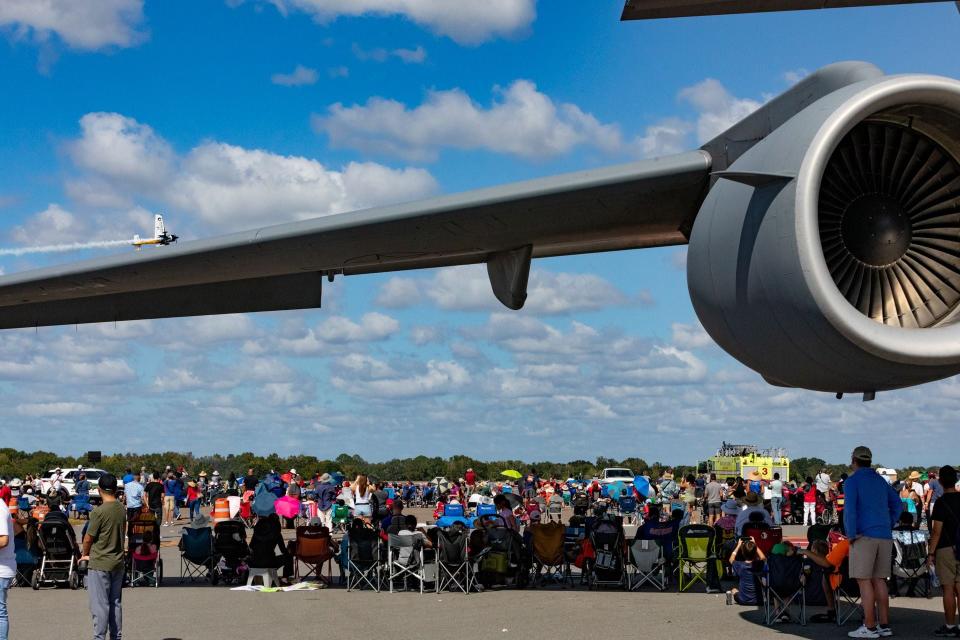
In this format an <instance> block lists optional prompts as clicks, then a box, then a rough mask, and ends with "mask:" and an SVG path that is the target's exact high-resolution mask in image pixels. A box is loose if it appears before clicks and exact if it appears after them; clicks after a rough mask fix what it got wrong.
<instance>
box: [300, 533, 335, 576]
mask: <svg viewBox="0 0 960 640" xmlns="http://www.w3.org/2000/svg"><path fill="white" fill-rule="evenodd" d="M333 556H334V552H333V541H332V540H331V538H330V530H329V529H327V528H326V527H317V526H302V527H297V537H296V540H295V542H294V552H293V558H294V559H293V577H294V578H295V579H296V580H297V581H298V582H299V581H300V580H302V579H304V578H308V577H310V576H311V575H313V576H314V577H315V578H316V579H317V580H318V581H320V582H325V583H326V584H330V583H331V580H332V578H333V573H332V567H333ZM301 564H304V565H306V566H307V569H308V570H307V571H306V572H305V573H301V572H300V565H301ZM324 564H326V565H327V577H323V565H324Z"/></svg>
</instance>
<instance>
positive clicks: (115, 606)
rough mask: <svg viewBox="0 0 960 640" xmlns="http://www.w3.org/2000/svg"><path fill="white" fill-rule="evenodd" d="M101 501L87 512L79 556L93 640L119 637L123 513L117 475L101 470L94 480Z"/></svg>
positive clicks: (113, 639) (115, 639) (114, 639)
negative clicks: (84, 570) (84, 572)
mask: <svg viewBox="0 0 960 640" xmlns="http://www.w3.org/2000/svg"><path fill="white" fill-rule="evenodd" d="M97 484H98V487H99V489H100V497H101V498H102V499H103V504H101V505H100V506H99V507H97V508H96V509H94V510H93V511H92V512H91V513H90V524H89V526H88V527H87V534H86V535H85V536H84V537H83V556H81V558H80V560H87V561H88V565H87V579H86V583H87V593H88V594H89V596H90V614H91V615H92V616H93V637H94V640H106V638H107V632H108V631H109V633H110V640H117V639H118V638H120V636H121V623H122V617H121V611H120V609H121V608H120V594H121V588H122V587H123V573H124V570H123V530H124V521H125V516H126V514H125V513H124V509H123V505H122V504H120V502H119V501H118V500H117V477H116V476H114V475H112V474H109V473H105V474H103V475H102V476H100V480H99V482H98V483H97Z"/></svg>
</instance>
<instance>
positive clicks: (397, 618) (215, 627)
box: [8, 511, 943, 640]
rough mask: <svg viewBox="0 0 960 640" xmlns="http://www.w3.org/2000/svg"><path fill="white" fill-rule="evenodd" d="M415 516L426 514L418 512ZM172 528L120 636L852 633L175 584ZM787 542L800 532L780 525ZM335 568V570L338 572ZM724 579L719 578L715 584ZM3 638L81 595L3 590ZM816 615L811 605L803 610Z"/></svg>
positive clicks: (626, 601) (605, 596)
mask: <svg viewBox="0 0 960 640" xmlns="http://www.w3.org/2000/svg"><path fill="white" fill-rule="evenodd" d="M416 513H417V515H418V516H419V517H420V518H421V520H425V519H427V516H429V514H428V513H427V512H426V511H417V512H416ZM178 531H179V527H164V529H163V534H164V537H165V544H164V546H163V548H162V552H161V553H162V558H163V559H164V574H165V578H164V580H163V583H162V586H161V587H160V588H152V587H137V588H135V589H124V593H123V631H124V637H125V638H127V639H128V640H129V639H131V638H133V639H144V640H174V639H179V640H219V639H221V638H222V639H224V640H236V639H237V638H264V637H274V638H284V639H286V638H318V637H336V638H338V640H352V639H357V640H360V639H363V640H366V639H375V638H384V637H389V638H397V639H407V638H409V639H419V638H423V639H432V638H437V639H440V638H443V639H447V638H450V637H456V636H461V637H467V638H476V639H487V638H501V639H502V638H511V637H513V638H524V639H525V640H540V639H545V640H546V639H549V640H558V639H567V638H597V637H608V638H631V637H637V638H639V637H660V638H667V637H669V638H676V637H684V638H709V639H711V640H728V639H729V640H740V639H743V638H751V639H753V638H782V637H797V638H844V637H846V632H847V631H850V630H852V629H853V628H854V626H855V624H854V623H853V622H850V623H848V624H847V625H846V626H845V627H843V628H837V627H836V626H834V625H827V624H809V625H807V626H806V627H803V626H800V625H799V624H789V623H788V624H778V625H775V626H774V627H772V628H767V627H765V626H764V625H763V621H762V615H761V613H760V612H759V611H758V610H757V609H755V608H747V607H739V606H728V605H726V604H725V598H724V596H723V595H708V594H706V593H704V592H703V589H702V587H699V586H698V587H697V588H695V590H694V591H693V592H690V593H683V594H678V593H676V592H675V590H674V591H668V592H665V593H659V592H656V591H652V590H649V589H646V588H645V589H644V590H642V591H639V592H630V593H627V592H624V591H614V590H604V591H587V590H585V589H584V588H580V587H578V588H576V589H571V588H564V587H561V586H558V585H550V586H547V587H542V588H528V589H523V590H517V589H502V590H487V591H485V592H483V593H471V594H469V595H464V594H463V593H459V594H457V593H441V594H436V593H426V594H423V595H421V594H420V593H418V592H404V593H393V594H391V593H386V592H384V593H379V594H378V593H373V592H370V591H360V592H347V591H346V589H345V588H343V587H341V586H333V587H330V588H327V589H323V590H315V591H303V592H280V593H256V592H238V591H230V589H229V587H225V586H222V585H220V586H216V587H214V586H210V585H209V584H180V583H179V575H180V558H179V553H178V551H177V549H176V547H175V546H174V540H175V539H176V538H177V537H178V535H179V533H178ZM786 533H787V536H788V537H799V536H802V528H801V527H788V530H787V531H786ZM335 567H336V565H334V572H335V573H336V568H335ZM725 586H726V585H725ZM8 602H9V609H10V617H11V633H10V637H11V638H12V639H14V640H16V639H18V638H30V639H31V640H47V639H49V640H62V639H63V638H67V637H86V635H87V634H89V633H90V631H91V629H92V627H91V623H90V614H89V611H88V608H87V594H86V592H84V591H70V590H69V589H65V588H61V589H42V590H40V591H33V590H32V589H29V588H13V589H11V590H10V592H9V598H8ZM811 610H812V611H820V610H821V609H811ZM891 620H892V625H893V628H894V631H895V633H896V637H901V638H925V637H930V636H931V635H932V632H933V630H934V629H935V628H936V627H938V626H939V625H940V624H942V621H943V615H942V613H941V610H940V600H939V598H935V599H931V600H926V599H922V598H897V599H895V600H894V601H893V612H892V618H891Z"/></svg>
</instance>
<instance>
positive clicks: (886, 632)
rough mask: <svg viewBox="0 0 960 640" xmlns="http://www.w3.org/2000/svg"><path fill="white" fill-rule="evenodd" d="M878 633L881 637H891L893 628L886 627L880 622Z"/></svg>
mask: <svg viewBox="0 0 960 640" xmlns="http://www.w3.org/2000/svg"><path fill="white" fill-rule="evenodd" d="M877 634H878V635H879V636H880V637H881V638H889V637H891V636H892V635H893V629H891V628H890V627H885V626H883V625H882V624H878V625H877Z"/></svg>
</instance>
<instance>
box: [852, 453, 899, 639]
mask: <svg viewBox="0 0 960 640" xmlns="http://www.w3.org/2000/svg"><path fill="white" fill-rule="evenodd" d="M872 463H873V453H872V452H871V451H870V449H868V448H867V447H863V446H860V447H857V448H856V449H854V450H853V455H852V460H851V466H852V467H853V473H852V474H851V475H850V477H849V478H847V481H846V482H845V483H844V487H843V493H844V499H845V502H844V514H843V521H844V529H845V530H846V534H847V538H849V539H850V562H849V566H850V577H851V578H854V579H855V580H856V581H857V584H859V586H860V596H861V598H862V601H863V625H862V626H861V627H860V628H859V629H856V630H855V631H851V632H850V633H849V634H847V635H849V636H850V637H851V638H881V637H888V636H891V635H893V632H892V631H890V627H889V620H890V596H889V594H888V592H887V579H888V578H889V577H890V569H891V564H892V560H893V534H892V533H891V532H892V531H893V528H894V527H895V526H896V524H897V520H898V519H899V518H900V512H901V511H903V503H902V502H901V501H900V496H898V495H897V492H896V491H894V490H893V488H892V487H891V486H890V485H889V484H887V481H886V480H884V479H883V477H882V476H881V475H880V474H878V473H877V472H876V471H875V470H874V469H873V468H872V467H871V464H872ZM875 611H876V613H875ZM877 615H879V618H880V619H879V624H878V621H877Z"/></svg>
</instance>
